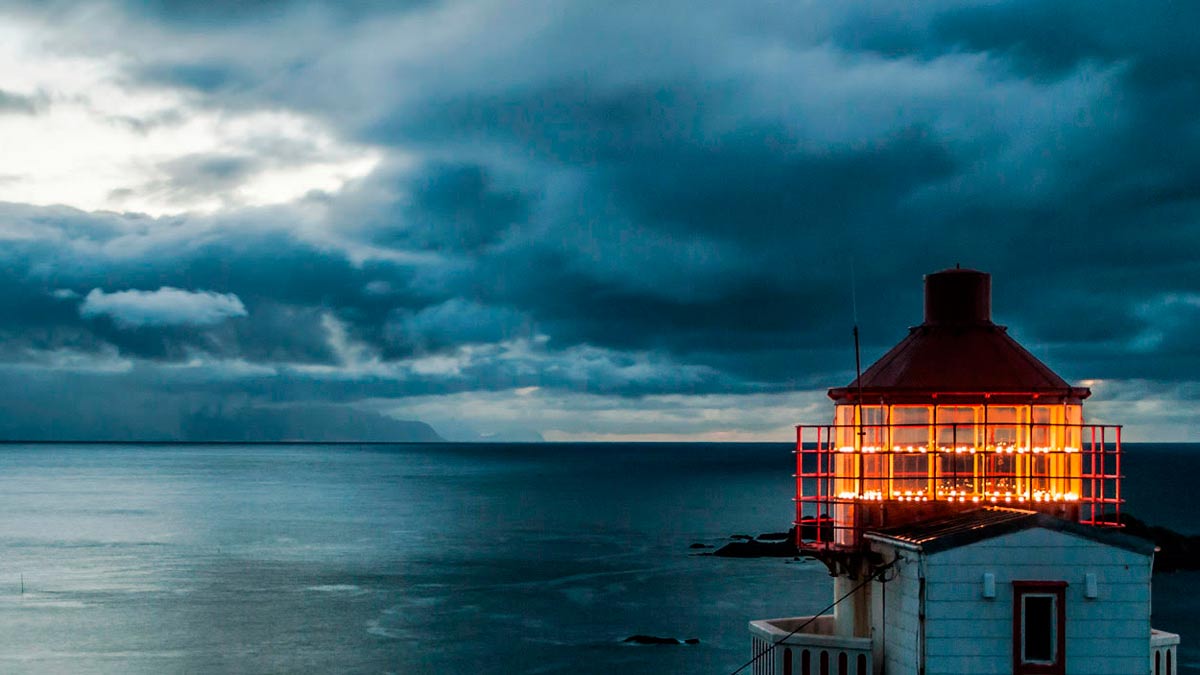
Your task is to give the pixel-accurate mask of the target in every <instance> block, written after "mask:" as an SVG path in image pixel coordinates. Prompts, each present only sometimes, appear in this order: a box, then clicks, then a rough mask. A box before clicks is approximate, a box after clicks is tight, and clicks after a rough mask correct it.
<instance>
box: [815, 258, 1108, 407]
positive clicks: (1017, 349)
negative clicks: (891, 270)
mask: <svg viewBox="0 0 1200 675" xmlns="http://www.w3.org/2000/svg"><path fill="white" fill-rule="evenodd" d="M925 303H926V312H925V318H926V320H925V323H923V324H921V325H920V326H917V327H915V328H912V329H910V332H909V334H908V337H906V338H905V339H904V340H902V341H901V342H900V344H898V345H896V346H895V347H893V348H892V349H891V351H889V352H888V353H887V354H884V355H883V358H881V359H879V360H878V361H876V362H875V363H874V364H872V365H871V366H870V367H869V368H867V369H866V371H864V372H863V373H862V378H861V383H860V382H859V380H858V379H856V380H855V381H854V382H851V383H850V384H849V385H848V386H846V387H838V388H834V389H830V390H829V396H830V398H832V399H834V400H836V401H854V400H855V399H857V397H858V393H859V391H860V389H861V392H862V399H863V402H864V403H867V402H871V401H879V400H880V399H884V400H886V401H888V402H898V401H899V402H903V401H905V400H909V401H911V402H918V401H923V402H928V401H929V399H930V398H931V397H933V396H936V397H937V398H939V399H942V398H946V399H950V398H955V399H960V400H961V399H970V400H976V399H978V400H982V399H984V398H988V399H996V400H997V402H998V400H1012V399H1020V400H1031V399H1034V398H1037V399H1038V400H1046V399H1050V400H1054V401H1056V402H1057V401H1072V402H1078V401H1079V400H1081V399H1084V398H1087V397H1088V396H1089V395H1090V394H1091V391H1090V390H1088V389H1087V388H1086V387H1072V386H1071V385H1070V384H1068V383H1067V381H1066V380H1064V379H1062V378H1061V377H1059V376H1058V375H1057V374H1055V372H1054V371H1053V370H1050V368H1049V367H1047V366H1046V364H1044V363H1042V362H1041V361H1039V360H1038V359H1037V358H1036V357H1034V356H1033V354H1030V353H1029V352H1028V351H1026V349H1025V348H1024V347H1022V346H1021V345H1019V344H1017V341H1016V340H1014V339H1012V338H1011V337H1010V336H1009V335H1008V332H1007V329H1006V328H1005V327H1004V326H998V325H996V324H994V323H992V321H991V316H990V313H991V312H990V309H991V307H990V304H991V278H990V276H989V275H987V274H985V273H983V272H976V271H974V270H957V269H956V270H946V271H944V272H938V273H935V274H931V275H928V276H927V277H926V294H925Z"/></svg>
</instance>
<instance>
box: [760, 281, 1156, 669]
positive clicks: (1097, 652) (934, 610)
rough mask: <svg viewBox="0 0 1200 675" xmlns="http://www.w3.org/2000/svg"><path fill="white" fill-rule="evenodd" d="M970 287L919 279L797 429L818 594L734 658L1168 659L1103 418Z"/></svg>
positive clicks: (774, 665)
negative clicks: (888, 331) (856, 366)
mask: <svg viewBox="0 0 1200 675" xmlns="http://www.w3.org/2000/svg"><path fill="white" fill-rule="evenodd" d="M990 284H991V281H990V277H989V276H988V275H986V274H984V273H981V272H975V271H972V270H958V269H955V270H947V271H944V272H939V273H937V274H932V275H929V276H928V277H926V312H925V323H923V324H921V325H920V326H917V327H915V328H913V329H912V330H911V332H910V335H909V336H908V338H907V339H905V340H904V341H903V342H901V343H900V344H899V345H897V346H896V347H895V348H894V349H892V350H891V351H890V352H888V353H887V354H886V355H885V356H884V357H883V358H881V359H880V360H879V361H878V362H876V363H875V364H874V365H872V366H871V367H870V368H868V369H867V370H866V371H865V372H863V373H862V374H861V375H860V376H859V377H858V378H857V379H856V380H855V381H854V382H853V383H851V384H850V386H848V387H844V388H837V389H832V390H830V396H831V397H832V398H833V399H834V401H835V403H836V404H837V405H836V412H835V420H836V422H835V424H830V425H815V426H801V427H798V428H797V429H798V441H797V448H796V454H797V468H796V484H797V499H796V502H797V518H796V533H797V543H798V546H799V548H800V549H801V550H802V551H804V552H806V553H808V554H809V555H812V556H814V557H816V558H818V559H820V560H821V561H822V562H823V563H825V565H826V566H827V567H828V568H829V570H830V573H831V574H832V575H833V576H834V598H833V603H832V604H831V605H830V608H829V609H831V610H832V611H831V613H828V614H822V615H815V616H800V617H793V618H785V619H767V620H762V621H754V622H751V624H750V631H751V634H752V645H753V650H754V651H753V654H754V656H755V660H754V662H753V672H754V673H756V674H758V675H768V674H769V675H976V674H979V675H983V674H1003V675H1175V673H1176V669H1177V663H1176V662H1177V654H1176V646H1177V645H1178V644H1179V636H1177V635H1173V634H1170V633H1164V632H1161V631H1156V630H1154V629H1152V628H1151V626H1150V616H1151V613H1150V609H1151V607H1150V597H1151V596H1150V583H1151V571H1152V568H1153V559H1154V550H1155V549H1154V545H1153V544H1152V543H1151V542H1148V541H1145V540H1142V539H1138V538H1135V537H1131V536H1127V535H1125V534H1123V533H1122V532H1121V529H1120V521H1119V517H1118V516H1119V510H1120V505H1121V499H1120V478H1121V469H1120V456H1121V454H1120V453H1121V445H1120V441H1121V436H1120V427H1114V426H1103V425H1087V424H1084V419H1083V407H1082V401H1083V399H1085V398H1087V396H1088V395H1089V394H1090V393H1091V392H1090V391H1088V390H1087V389H1085V388H1080V387H1071V386H1070V385H1068V384H1067V383H1066V382H1065V381H1063V380H1062V379H1061V378H1059V377H1058V376H1057V375H1055V374H1054V373H1053V371H1051V370H1050V369H1049V368H1047V367H1046V366H1045V365H1044V364H1042V363H1041V362H1040V361H1038V360H1037V359H1036V358H1034V357H1033V356H1032V355H1030V354H1029V353H1028V352H1027V351H1025V350H1024V349H1023V348H1021V347H1020V346H1019V345H1018V344H1017V343H1016V342H1015V341H1014V340H1012V338H1011V337H1008V336H1007V335H1006V334H1005V332H1004V328H1003V327H1000V326H996V325H995V324H993V323H992V322H991V316H990V305H991V286H990Z"/></svg>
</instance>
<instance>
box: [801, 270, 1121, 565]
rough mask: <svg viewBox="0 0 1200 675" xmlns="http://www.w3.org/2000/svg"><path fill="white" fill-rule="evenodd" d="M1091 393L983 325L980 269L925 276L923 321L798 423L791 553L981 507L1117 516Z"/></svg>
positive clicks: (1083, 518)
mask: <svg viewBox="0 0 1200 675" xmlns="http://www.w3.org/2000/svg"><path fill="white" fill-rule="evenodd" d="M1090 394H1091V392H1090V390H1088V389H1087V388H1086V387H1072V386H1071V385H1069V384H1068V383H1067V382H1066V381H1065V380H1063V379H1062V378H1061V377H1059V376H1058V375H1056V374H1055V373H1054V372H1053V371H1052V370H1050V369H1049V368H1048V367H1046V365H1045V364H1043V363H1042V362H1041V361H1039V360H1038V359H1037V358H1035V357H1034V356H1033V355H1032V354H1030V353H1029V352H1028V351H1026V350H1025V349H1024V348H1023V347H1021V345H1019V344H1018V343H1017V342H1016V340H1014V339H1013V338H1012V337H1010V336H1009V335H1008V333H1007V330H1006V329H1005V327H1004V326H999V325H996V324H994V323H992V320H991V277H990V275H988V274H986V273H983V272H978V271H975V270H964V269H951V270H945V271H942V272H938V273H935V274H930V275H928V276H927V277H926V279H925V321H924V323H922V324H921V325H919V326H916V327H914V328H912V329H910V331H909V335H908V337H906V338H905V339H904V340H903V341H901V342H900V343H899V344H898V345H896V346H895V347H894V348H893V349H892V350H891V351H889V352H888V353H887V354H885V355H884V356H883V357H882V358H881V359H879V361H877V362H876V363H875V364H874V365H872V366H871V367H870V368H868V369H867V370H866V371H865V372H864V373H862V375H861V376H860V377H858V378H857V379H856V380H855V381H854V382H851V383H850V384H849V385H848V386H846V387H838V388H834V389H831V390H830V391H829V396H830V398H832V399H833V401H834V403H835V412H834V423H833V424H824V425H800V426H798V427H797V443H796V496H797V498H796V512H797V513H796V516H797V517H796V521H797V523H796V524H797V532H798V534H799V535H800V546H801V548H805V549H812V548H828V547H835V548H843V549H847V548H848V549H853V548H855V547H857V546H858V545H859V544H860V541H861V536H862V533H863V532H864V531H866V530H867V529H871V528H879V527H887V526H889V525H893V524H901V523H905V522H910V521H912V520H915V519H920V518H923V517H928V516H932V515H936V514H944V513H949V512H954V511H959V510H963V509H969V508H978V507H980V506H987V505H1001V506H1020V507H1022V508H1030V509H1033V510H1037V511H1043V512H1046V513H1052V514H1055V515H1059V516H1061V517H1064V518H1068V519H1071V520H1075V521H1078V522H1081V523H1086V524H1089V525H1116V524H1117V522H1118V517H1119V510H1120V505H1121V493H1120V472H1121V465H1120V462H1121V428H1120V427H1119V426H1108V425H1095V424H1088V425H1085V424H1084V423H1083V400H1084V399H1085V398H1087V397H1088V396H1089V395H1090Z"/></svg>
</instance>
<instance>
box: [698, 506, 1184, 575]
mask: <svg viewBox="0 0 1200 675" xmlns="http://www.w3.org/2000/svg"><path fill="white" fill-rule="evenodd" d="M1121 524H1122V525H1124V528H1123V529H1122V530H1121V531H1122V532H1123V533H1125V534H1128V535H1131V536H1134V537H1140V538H1142V539H1148V540H1150V541H1153V542H1154V544H1155V545H1156V546H1158V548H1159V550H1158V552H1157V553H1155V554H1154V571H1156V572H1174V571H1179V570H1200V536H1189V535H1185V534H1181V533H1179V532H1176V531H1174V530H1172V529H1170V528H1166V527H1159V526H1156V525H1150V524H1149V523H1146V522H1144V521H1142V520H1140V519H1138V518H1136V517H1134V516H1132V515H1129V514H1121ZM729 539H730V541H729V542H728V543H726V544H724V545H723V546H721V547H720V548H715V550H712V551H705V552H703V553H696V554H695V555H708V556H716V557H720V558H799V557H800V556H801V553H800V550H799V549H797V548H796V543H795V542H796V528H794V527H793V528H792V529H790V530H788V531H787V532H768V533H765V534H760V535H758V536H757V537H752V536H750V535H748V534H733V535H730V536H729ZM690 548H691V549H693V550H699V549H713V548H714V547H713V546H712V545H709V544H704V543H699V542H697V543H694V544H692V545H691V547H690Z"/></svg>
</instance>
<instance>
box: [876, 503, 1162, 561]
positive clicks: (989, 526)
mask: <svg viewBox="0 0 1200 675" xmlns="http://www.w3.org/2000/svg"><path fill="white" fill-rule="evenodd" d="M1033 528H1042V529H1046V530H1054V531H1056V532H1067V533H1069V534H1073V535H1075V536H1078V537H1083V538H1085V539H1091V540H1092V541H1097V542H1100V543H1102V544H1107V545H1109V546H1115V547H1117V548H1123V549H1126V550H1129V551H1133V552H1135V553H1141V554H1144V555H1150V554H1152V553H1154V551H1155V546H1154V543H1153V542H1151V541H1147V540H1145V539H1141V538H1139V537H1133V536H1130V535H1127V534H1123V533H1121V532H1119V531H1117V530H1113V529H1110V528H1099V527H1089V526H1087V525H1081V524H1079V523H1076V522H1072V521H1069V520H1063V519H1062V518H1056V517H1054V516H1050V515H1047V514H1045V513H1040V512H1038V511H1027V510H1024V509H1010V508H1000V507H989V508H980V509H972V510H970V511H963V512H960V513H956V514H954V515H951V516H945V517H939V518H932V519H929V520H922V521H917V522H915V523H908V524H905V525H899V526H896V527H889V528H884V529H882V530H878V531H872V532H867V533H866V534H865V535H864V536H865V537H866V538H867V539H872V540H874V541H879V542H883V543H887V544H892V545H897V546H900V547H901V548H911V549H917V550H920V551H923V552H926V553H935V552H937V551H945V550H949V549H953V548H958V547H960V546H966V545H968V544H974V543H976V542H979V541H984V540H986V539H992V538H994V537H999V536H1001V535H1005V534H1012V533H1014V532H1020V531H1023V530H1029V529H1033Z"/></svg>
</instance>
